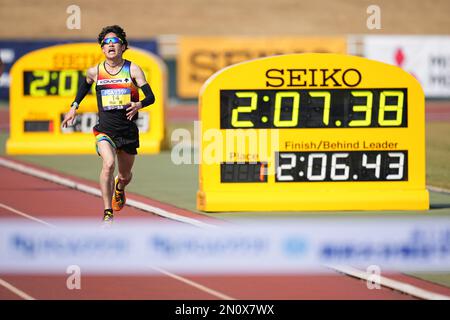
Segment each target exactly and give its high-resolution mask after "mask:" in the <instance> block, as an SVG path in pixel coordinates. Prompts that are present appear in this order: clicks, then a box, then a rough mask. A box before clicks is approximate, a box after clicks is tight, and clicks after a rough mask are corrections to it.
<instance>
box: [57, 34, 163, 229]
mask: <svg viewBox="0 0 450 320" xmlns="http://www.w3.org/2000/svg"><path fill="white" fill-rule="evenodd" d="M98 43H99V44H100V46H101V48H102V51H103V54H104V55H105V61H103V62H101V63H99V64H98V65H96V66H94V67H91V68H89V69H88V70H87V72H86V80H85V81H82V83H81V85H80V87H79V89H78V92H77V95H76V98H75V101H74V102H73V103H72V106H71V108H70V111H69V112H68V113H67V114H66V116H65V117H64V120H63V122H62V124H61V126H62V127H63V128H64V127H67V125H72V124H73V121H74V120H75V116H76V111H77V109H78V107H79V105H80V103H81V101H82V100H83V98H84V97H85V96H86V94H87V93H88V92H89V90H90V89H91V86H92V84H93V83H95V89H96V93H97V104H98V115H99V121H98V123H97V124H96V125H95V127H94V130H93V131H94V135H95V138H96V147H97V153H98V154H99V155H100V156H101V157H102V160H103V165H102V170H101V173H100V189H101V191H102V198H103V204H104V208H105V211H104V215H103V221H105V222H106V223H112V221H113V218H114V211H120V210H121V209H122V208H123V206H124V205H125V201H126V197H125V187H126V185H128V184H129V183H130V181H131V178H132V168H133V163H134V158H135V155H136V154H137V150H136V149H137V148H139V130H138V128H137V126H136V123H135V121H136V119H137V118H138V110H139V109H141V108H144V107H146V106H149V105H151V104H153V103H154V102H155V96H154V94H153V92H152V90H151V88H150V85H149V84H148V83H147V81H146V79H145V75H144V73H143V71H142V69H141V68H140V67H139V66H137V65H135V64H134V63H132V62H131V61H128V60H124V59H123V58H122V55H123V53H124V52H125V50H127V48H128V42H127V39H126V34H125V32H124V30H123V29H122V28H121V27H119V26H117V25H114V26H108V27H105V28H103V30H102V31H101V32H100V34H99V36H98ZM138 88H140V89H142V91H143V92H144V94H145V98H144V99H143V100H141V101H139V91H138ZM116 156H117V163H118V175H117V176H116V177H115V178H114V169H115V165H116Z"/></svg>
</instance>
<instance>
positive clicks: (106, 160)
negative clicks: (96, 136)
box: [97, 141, 116, 209]
mask: <svg viewBox="0 0 450 320" xmlns="http://www.w3.org/2000/svg"><path fill="white" fill-rule="evenodd" d="M97 146H98V153H99V154H100V156H101V157H102V160H103V164H102V171H101V173H100V189H101V191H102V198H103V205H104V206H105V209H111V198H112V194H113V187H114V167H115V153H116V152H115V149H114V148H113V147H112V146H111V144H110V143H109V142H107V141H100V142H98V143H97Z"/></svg>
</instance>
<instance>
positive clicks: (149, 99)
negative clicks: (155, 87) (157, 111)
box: [141, 83, 155, 108]
mask: <svg viewBox="0 0 450 320" xmlns="http://www.w3.org/2000/svg"><path fill="white" fill-rule="evenodd" d="M141 89H142V92H144V94H145V98H144V99H142V100H141V104H142V108H143V107H146V106H149V105H151V104H153V103H154V102H155V95H154V94H153V91H152V89H151V88H150V85H149V84H148V83H146V84H144V85H143V86H142V87H141Z"/></svg>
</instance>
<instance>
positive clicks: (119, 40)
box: [102, 37, 123, 47]
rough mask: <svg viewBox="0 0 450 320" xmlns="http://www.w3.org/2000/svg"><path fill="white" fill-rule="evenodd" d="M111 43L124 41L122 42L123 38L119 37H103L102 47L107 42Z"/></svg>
mask: <svg viewBox="0 0 450 320" xmlns="http://www.w3.org/2000/svg"><path fill="white" fill-rule="evenodd" d="M110 43H121V44H122V43H123V42H122V39H120V38H118V37H111V38H106V39H103V41H102V47H103V46H104V45H105V44H110Z"/></svg>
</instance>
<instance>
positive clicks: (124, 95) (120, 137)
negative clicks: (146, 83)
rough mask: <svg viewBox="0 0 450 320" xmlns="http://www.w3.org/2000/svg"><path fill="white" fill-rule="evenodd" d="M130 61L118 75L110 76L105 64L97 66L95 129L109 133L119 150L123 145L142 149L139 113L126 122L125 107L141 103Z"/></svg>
mask: <svg viewBox="0 0 450 320" xmlns="http://www.w3.org/2000/svg"><path fill="white" fill-rule="evenodd" d="M130 67H131V62H130V61H128V60H124V63H123V66H122V68H121V69H120V71H119V72H117V73H116V74H110V73H109V72H108V71H107V70H106V68H105V62H102V63H100V64H99V65H98V73H97V82H96V87H95V89H96V94H97V104H98V115H99V122H98V124H97V125H96V126H95V127H94V130H95V131H97V132H101V133H105V134H107V135H108V136H109V137H110V138H111V139H113V141H114V142H115V143H116V145H117V147H118V148H121V146H123V145H130V146H134V147H135V148H137V147H139V131H138V128H137V126H136V123H135V121H136V119H137V118H138V114H136V115H135V116H134V117H133V119H132V121H130V120H128V119H127V116H126V113H127V112H126V110H125V109H126V105H127V104H128V103H129V102H138V101H139V91H138V87H137V86H136V84H135V83H134V81H133V80H132V78H131V71H130Z"/></svg>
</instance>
